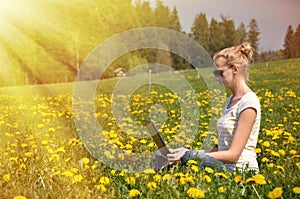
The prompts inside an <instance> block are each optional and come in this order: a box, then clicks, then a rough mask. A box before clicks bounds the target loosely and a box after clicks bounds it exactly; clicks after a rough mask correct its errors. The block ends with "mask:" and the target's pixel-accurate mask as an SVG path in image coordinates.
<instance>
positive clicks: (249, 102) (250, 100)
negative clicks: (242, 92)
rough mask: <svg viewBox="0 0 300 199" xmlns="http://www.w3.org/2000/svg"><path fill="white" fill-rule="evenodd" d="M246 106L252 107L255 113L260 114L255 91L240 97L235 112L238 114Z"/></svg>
mask: <svg viewBox="0 0 300 199" xmlns="http://www.w3.org/2000/svg"><path fill="white" fill-rule="evenodd" d="M247 108H254V109H255V110H256V112H257V115H260V102H259V99H258V97H257V96H256V94H255V93H249V95H247V96H245V97H244V98H242V99H241V102H240V104H239V107H238V112H237V113H238V115H240V113H241V112H242V111H243V110H245V109H247Z"/></svg>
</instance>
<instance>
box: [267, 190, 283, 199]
mask: <svg viewBox="0 0 300 199" xmlns="http://www.w3.org/2000/svg"><path fill="white" fill-rule="evenodd" d="M282 193H283V191H282V188H281V187H276V188H275V189H273V191H271V192H269V193H268V198H271V199H273V198H280V197H281V195H282Z"/></svg>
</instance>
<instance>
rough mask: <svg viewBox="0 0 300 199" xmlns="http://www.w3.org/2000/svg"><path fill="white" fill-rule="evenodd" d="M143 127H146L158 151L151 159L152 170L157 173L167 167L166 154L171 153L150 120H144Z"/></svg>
mask: <svg viewBox="0 0 300 199" xmlns="http://www.w3.org/2000/svg"><path fill="white" fill-rule="evenodd" d="M144 126H146V127H147V129H148V131H149V132H150V135H151V137H152V139H153V141H154V142H155V144H156V146H157V147H158V149H159V151H157V152H156V153H155V155H154V157H153V169H154V170H155V171H158V170H160V169H163V168H164V167H166V166H168V165H169V162H168V158H167V154H169V153H171V152H170V150H169V148H168V147H167V145H166V142H165V141H164V139H163V138H162V136H161V134H160V133H159V131H158V130H157V128H156V126H155V125H154V123H153V121H152V120H144Z"/></svg>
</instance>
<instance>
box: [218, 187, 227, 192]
mask: <svg viewBox="0 0 300 199" xmlns="http://www.w3.org/2000/svg"><path fill="white" fill-rule="evenodd" d="M225 191H226V187H219V188H218V192H219V193H224V192H225Z"/></svg>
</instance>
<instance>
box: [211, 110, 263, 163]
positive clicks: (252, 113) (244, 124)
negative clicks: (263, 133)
mask: <svg viewBox="0 0 300 199" xmlns="http://www.w3.org/2000/svg"><path fill="white" fill-rule="evenodd" d="M256 114H257V113H256V110H255V109H254V108H251V107H249V108H246V109H245V110H243V111H242V112H241V113H240V116H239V120H238V123H237V127H236V131H235V133H234V136H233V139H232V142H231V145H230V148H229V150H227V151H218V152H211V153H207V155H209V156H211V157H213V158H215V159H217V160H220V161H221V162H224V163H229V164H235V163H236V162H237V161H238V159H239V157H240V155H241V153H242V152H243V150H244V148H245V146H246V144H247V141H248V139H249V136H250V133H251V130H252V128H253V124H254V121H255V118H256Z"/></svg>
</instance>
